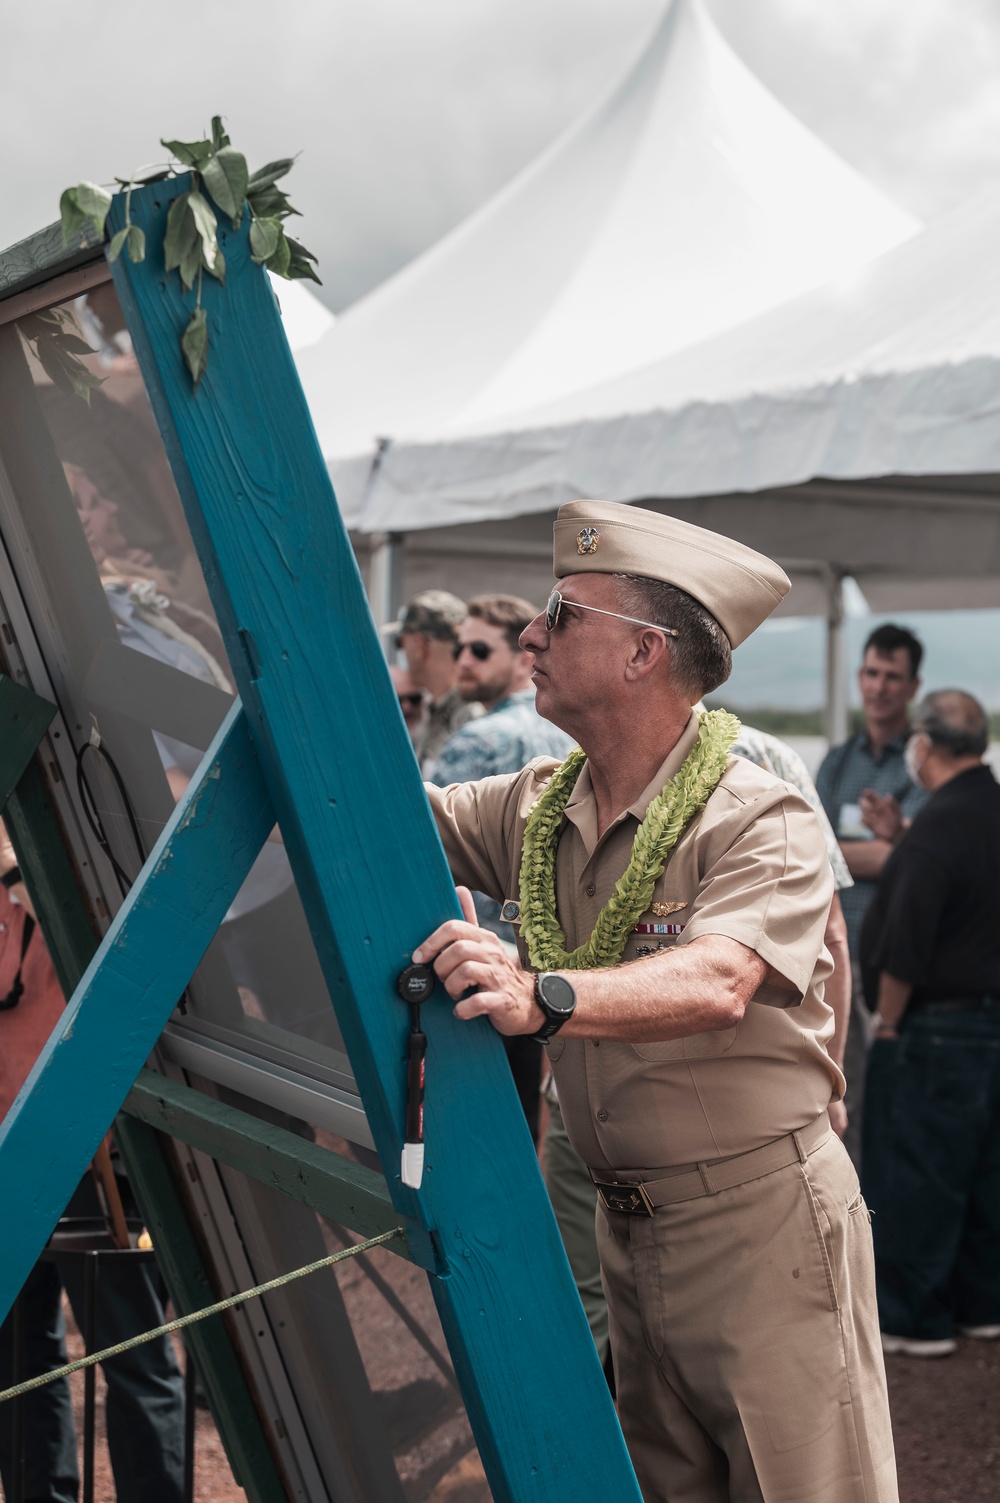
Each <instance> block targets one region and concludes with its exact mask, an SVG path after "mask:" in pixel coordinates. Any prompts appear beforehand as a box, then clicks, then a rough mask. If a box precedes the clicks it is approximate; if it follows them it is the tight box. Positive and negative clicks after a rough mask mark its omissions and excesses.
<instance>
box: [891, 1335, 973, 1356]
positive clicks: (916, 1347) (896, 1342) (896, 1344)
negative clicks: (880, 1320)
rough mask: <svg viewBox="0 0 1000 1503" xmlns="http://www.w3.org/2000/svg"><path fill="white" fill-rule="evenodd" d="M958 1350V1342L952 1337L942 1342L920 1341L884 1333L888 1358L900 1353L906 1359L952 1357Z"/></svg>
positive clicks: (912, 1337)
mask: <svg viewBox="0 0 1000 1503" xmlns="http://www.w3.org/2000/svg"><path fill="white" fill-rule="evenodd" d="M957 1348H958V1342H957V1341H953V1340H952V1338H951V1337H950V1336H947V1337H945V1338H944V1339H943V1340H941V1341H920V1340H918V1339H917V1337H915V1336H888V1335H886V1333H885V1331H883V1332H882V1350H883V1352H885V1353H886V1355H887V1356H894V1355H896V1354H897V1353H899V1354H900V1355H901V1356H904V1357H950V1356H951V1354H952V1352H954V1351H956V1350H957Z"/></svg>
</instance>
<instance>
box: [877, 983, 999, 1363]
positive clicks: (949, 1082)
mask: <svg viewBox="0 0 1000 1503" xmlns="http://www.w3.org/2000/svg"><path fill="white" fill-rule="evenodd" d="M862 1184H863V1187H864V1194H865V1199H866V1201H867V1202H868V1205H869V1207H870V1209H871V1212H872V1231H873V1234H874V1241H875V1268H876V1282H877V1289H878V1306H879V1321H880V1324H881V1327H882V1330H883V1331H886V1332H888V1333H890V1334H891V1335H894V1336H911V1337H916V1338H919V1339H927V1340H938V1339H941V1338H944V1337H949V1336H951V1335H952V1334H953V1332H954V1328H955V1325H956V1324H958V1325H970V1326H971V1325H994V1324H1000V1011H992V1012H980V1013H964V1012H949V1011H940V1012H938V1011H933V1010H924V1011H921V1012H918V1013H915V1014H914V1015H913V1016H912V1017H909V1018H907V1020H906V1021H905V1025H904V1028H903V1032H902V1036H901V1037H900V1039H899V1040H898V1041H893V1040H876V1042H875V1044H874V1045H873V1047H872V1052H871V1054H870V1056H869V1063H868V1078H867V1085H866V1090H865V1119H864V1134H863V1158H862Z"/></svg>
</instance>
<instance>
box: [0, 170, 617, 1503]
mask: <svg viewBox="0 0 1000 1503" xmlns="http://www.w3.org/2000/svg"><path fill="white" fill-rule="evenodd" d="M185 186H186V184H185V182H184V180H180V181H178V182H175V183H170V184H158V185H155V186H151V187H148V188H146V189H143V190H142V191H137V192H136V193H134V194H133V196H132V217H133V220H134V222H136V223H137V224H140V225H141V226H142V228H143V229H144V230H145V232H146V244H147V247H148V259H147V260H146V262H145V263H143V264H141V265H139V266H133V265H132V264H131V263H130V262H129V261H128V260H127V258H125V257H123V258H122V259H121V260H119V261H118V262H117V263H116V265H115V267H114V277H115V283H116V286H117V289H118V294H119V297H120V300H121V303H122V306H123V309H124V311H125V316H126V320H127V323H128V327H129V331H130V333H131V336H132V339H133V342H134V344H135V348H136V352H137V355H138V358H139V362H140V365H141V367H142V372H143V375H144V377H145V381H146V386H147V389H148V391H149V394H150V397H151V400H152V403H153V407H154V410H155V413H156V417H157V421H158V423H159V427H160V431H161V433H162V435H163V439H164V442H165V444H166V447H167V451H168V454H169V457H170V462H171V465H172V467H173V472H174V478H175V480H176V482H177V486H178V490H179V491H180V494H181V498H182V500H183V503H184V507H185V511H186V513H187V517H188V521H189V524H190V527H191V532H192V534H193V536H194V539H195V542H196V544H197V547H198V552H199V554H200V557H201V561H202V567H203V569H204V572H205V576H206V579H207V581H208V585H209V589H210V591H211V594H212V599H213V603H214V605H215V609H216V613H217V615H218V618H219V622H220V626H221V628H222V632H223V635H224V638H225V642H226V648H227V651H228V653H229V658H230V662H231V664H232V666H233V670H234V673H235V676H236V680H237V684H238V688H239V692H240V697H241V701H242V706H243V708H242V711H241V710H240V708H239V706H237V707H235V708H234V709H233V711H232V712H231V713H230V715H229V717H228V719H227V721H226V723H225V725H224V726H223V728H222V729H221V731H220V732H219V735H218V737H217V738H216V740H215V742H214V743H213V745H212V747H211V748H210V750H209V752H208V753H207V754H206V757H205V760H204V762H203V764H202V768H201V770H200V772H199V775H198V777H197V778H196V779H195V780H194V781H193V782H192V784H191V786H190V788H189V789H188V791H187V794H186V795H185V797H184V799H183V800H182V801H181V803H180V804H179V805H178V807H177V809H176V811H175V813H174V815H173V818H172V819H171V821H170V823H169V824H168V826H167V828H166V830H165V831H164V834H163V837H162V838H161V840H160V841H159V842H158V844H157V846H156V849H155V850H154V851H153V853H152V855H151V856H150V858H149V860H148V861H147V863H146V865H145V867H144V869H143V872H142V875H141V877H140V880H139V881H138V882H137V884H136V886H135V888H134V889H133V891H132V893H131V894H130V896H129V898H128V900H127V901H126V903H125V905H124V907H123V908H122V910H121V912H120V913H119V914H118V916H117V918H116V920H115V922H114V924H113V925H112V927H111V929H110V931H109V933H108V935H107V936H106V938H105V941H104V943H103V944H102V946H101V948H100V951H99V952H98V954H97V956H96V958H95V960H94V963H93V965H92V966H91V967H90V970H89V971H88V972H87V974H86V976H85V977H84V978H83V981H82V982H81V984H80V986H79V988H78V989H77V991H76V993H75V995H74V997H73V999H72V1001H71V1003H70V1005H69V1006H68V1008H67V1009H66V1012H65V1014H64V1017H63V1019H62V1020H61V1023H60V1024H59V1025H58V1026H57V1029H56V1031H55V1034H54V1035H53V1037H52V1039H51V1040H50V1042H49V1045H48V1046H47V1048H46V1050H45V1051H44V1053H43V1055H42V1056H41V1058H40V1059H39V1061H38V1064H37V1066H36V1068H35V1070H34V1071H33V1073H32V1076H31V1078H30V1079H29V1081H28V1082H27V1084H26V1086H25V1090H24V1092H23V1093H22V1095H21V1097H20V1098H19V1101H18V1103H17V1105H16V1106H15V1108H14V1109H13V1111H12V1113H11V1114H10V1116H9V1117H8V1119H7V1123H6V1126H5V1129H4V1130H3V1132H2V1136H0V1196H2V1200H0V1203H2V1204H3V1207H4V1223H5V1228H4V1244H5V1245H4V1247H3V1251H2V1254H0V1258H2V1261H0V1310H3V1309H6V1308H7V1306H9V1304H10V1302H11V1300H12V1299H13V1297H14V1294H15V1293H16V1291H17V1289H18V1288H19V1287H20V1284H21V1282H22V1281H23V1279H24V1277H25V1276H26V1274H27V1272H28V1270H29V1268H30V1267H31V1264H32V1262H33V1260H34V1258H35V1257H36V1256H37V1254H38V1252H39V1250H40V1248H41V1247H42V1245H43V1244H44V1242H45V1239H46V1237H47V1236H48V1234H49V1232H50V1231H51V1228H52V1226H53V1224H54V1223H55V1221H56V1219H57V1218H58V1216H59V1215H60V1213H61V1211H62V1209H63V1206H64V1205H65V1203H66V1200H67V1199H68V1197H69V1194H70V1192H71V1190H72V1189H73V1187H74V1186H75V1184H76V1182H77V1181H78V1179H79V1177H80V1175H81V1173H82V1172H83V1170H84V1169H85V1167H86V1165H87V1163H88V1161H89V1159H90V1157H91V1156H92V1154H93V1152H94V1149H95V1147H96V1145H97V1143H98V1142H99V1140H100V1138H101V1136H102V1135H103V1133H104V1132H105V1131H106V1129H107V1127H108V1126H109V1124H110V1123H111V1121H112V1120H113V1118H114V1116H115V1113H116V1112H117V1111H118V1109H119V1107H120V1106H121V1104H122V1101H123V1099H124V1097H125V1095H126V1093H127V1091H128V1089H129V1087H130V1086H131V1084H132V1081H133V1080H134V1079H135V1076H136V1075H137V1073H138V1071H139V1069H140V1068H141V1066H142V1065H143V1063H144V1062H145V1060H146V1058H147V1056H148V1054H149V1052H150V1050H151V1048H152V1047H153V1045H154V1043H155V1040H156V1038H157V1036H158V1034H159V1032H160V1031H161V1029H162V1027H163V1025H164V1023H165V1022H166V1020H167V1018H168V1016H169V1014H170V1012H171V1010H172V1009H173V1007H174V1004H175V1002H176V999H177V997H178V995H179V994H180V992H181V990H182V989H183V987H184V985H185V984H186V982H187V981H188V980H189V978H190V975H191V974H192V972H193V970H194V969H195V966H196V965H197V963H198V961H199V959H200V957H201V955H202V954H203V953H204V951H205V949H206V948H207V946H208V944H209V942H210V940H211V938H212V936H213V934H214V933H215V930H216V929H217V927H218V925H219V923H220V922H221V919H222V917H223V914H224V913H225V911H226V908H227V907H228V905H229V903H230V901H231V899H232V897H233V896H234V895H235V892H236V890H237V888H238V887H239V885H240V883H241V882H242V880H243V878H244V876H245V874H246V872H247V871H248V869H249V867H250V864H251V863H252V861H253V859H254V857H255V856H256V854H257V852H258V850H259V848H260V846H261V844H262V843H263V841H264V839H265V837H266V834H267V832H268V829H269V828H270V825H271V823H272V820H273V818H274V816H275V814H276V816H277V819H278V821H279V823H280V827H281V831H282V834H283V837H284V840H285V843H286V845H287V848H288V852H289V857H290V859H291V863H292V867H293V870H294V872H295V877H296V881H297V883H298V888H299V892H300V894H301V895H302V899H303V903H304V905H305V908H306V913H307V915H308V918H309V922H310V927H311V929H312V933H313V937H314V940H315V943H316V949H317V952H318V954H319V958H320V961H321V964H322V967H323V971H324V975H325V977H326V981H327V985H328V988H329V990H330V994H331V996H332V997H333V999H334V1003H335V1006H336V1010H337V1016H338V1020H339V1023H340V1027H341V1031H342V1033H343V1036H344V1039H345V1042H346V1047H347V1050H348V1053H349V1055H350V1059H351V1064H352V1067H353V1069H354V1072H355V1076H356V1079H357V1082H358V1087H359V1089H360V1092H361V1096H362V1099H363V1101H364V1105H365V1110H366V1112H367V1115H368V1120H369V1123H370V1125H371V1130H372V1133H373V1135H374V1140H375V1143H376V1145H377V1148H378V1151H379V1154H380V1156H381V1160H382V1163H383V1165H384V1166H386V1167H387V1170H388V1182H389V1189H390V1192H391V1194H392V1197H393V1201H394V1204H395V1206H396V1207H397V1209H398V1210H399V1211H400V1212H401V1213H404V1214H406V1215H407V1216H409V1217H412V1218H414V1220H415V1221H416V1222H417V1223H418V1224H419V1225H420V1226H422V1227H423V1228H425V1229H426V1232H427V1233H428V1234H429V1235H430V1239H431V1245H432V1246H433V1249H434V1250H435V1253H436V1259H437V1265H436V1269H435V1271H434V1272H433V1273H432V1275H431V1284H432V1288H433V1291H434V1296H435V1299H436V1301H437V1306H438V1310H439V1312H440V1315H441V1320H442V1324H443V1326H444V1330H445V1334H446V1336H447V1339H448V1343H449V1347H450V1349H451V1354H452V1358H453V1360H454V1364H455V1369H456V1372H457V1374H458V1377H459V1380H460V1383H461V1387H462V1393H463V1396H464V1398H465V1402H466V1406H467V1409H468V1413H469V1418H470V1421H471V1423H472V1428H473V1431H474V1433H475V1436H476V1440H477V1443H478V1445H479V1449H480V1453H481V1456H482V1459H483V1463H484V1465H485V1468H486V1472H487V1476H488V1478H489V1481H490V1485H491V1488H492V1491H493V1496H494V1498H495V1499H496V1500H498V1503H501V1500H502V1503H507V1500H510V1503H513V1500H518V1503H526V1500H529V1499H530V1500H538V1503H542V1500H544V1503H563V1500H565V1503H569V1500H576V1503H584V1500H587V1503H590V1500H592V1499H594V1498H614V1499H615V1500H616V1503H619V1500H625V1503H627V1500H633V1503H638V1500H639V1492H638V1488H637V1485H636V1482H635V1477H634V1473H633V1472H632V1468H631V1465H630V1463H629V1460H628V1456H627V1453H626V1451H625V1447H624V1443H623V1441H622V1436H621V1431H620V1429H619V1427H618V1423H617V1420H616V1418H615V1415H614V1411H613V1408H612V1405H611V1403H610V1400H609V1397H608V1392H607V1387H606V1384H605V1381H604V1377H603V1374H602V1372H601V1369H600V1365H599V1363H598V1360H597V1356H596V1353H595V1351H594V1347H593V1344H592V1341H591V1338H590V1334H589V1331H588V1329H587V1324H586V1321H585V1319H584V1316H583V1312H582V1309H581V1307H580V1304H579V1301H578V1299H577V1297H576V1293H575V1290H574V1288H573V1284H572V1281H571V1277H570V1273H569V1268H568V1265H567V1262H566V1258H565V1255H564V1253H563V1249H562V1245H561V1242H560V1239H559V1234H558V1230H557V1228H556V1225H555V1221H554V1219H553V1216H552V1212H551V1208H550V1206H549V1203H548V1199H547V1196H546V1193H545V1189H544V1186H543V1184H542V1181H541V1177H540V1175H539V1172H538V1165H537V1161H536V1159H535V1155H534V1151H533V1147H532V1144H531V1140H530V1137H529V1135H528V1132H527V1128H526V1126H525V1123H524V1120H523V1116H522V1114H521V1111H520V1108H519V1105H518V1101H517V1097H516V1094H515V1091H514V1088H513V1084H512V1081H511V1078H510V1072H509V1070H508V1067H507V1063H506V1059H505V1055H504V1052H503V1048H502V1046H501V1043H500V1040H499V1038H498V1036H497V1035H496V1033H495V1032H494V1031H493V1030H492V1028H491V1027H490V1025H489V1023H488V1022H486V1021H485V1020H484V1019H478V1020H476V1021H475V1022H473V1023H458V1022H457V1021H456V1020H455V1019H454V1017H453V1016H452V1012H451V1006H450V1003H449V1002H448V999H447V998H446V997H444V995H443V993H442V992H441V991H440V990H439V991H438V992H437V993H436V994H435V997H434V998H432V1000H431V1002H430V1003H429V1004H428V1005H426V1006H425V1007H424V1009H423V1021H424V1028H425V1030H426V1032H427V1035H428V1038H429V1053H428V1058H429V1060H430V1061H431V1062H432V1070H431V1073H430V1085H429V1090H428V1095H427V1102H426V1113H425V1124H426V1125H425V1139H426V1152H427V1161H426V1169H425V1173H424V1180H423V1185H422V1187H421V1189H420V1190H418V1191H413V1190H410V1189H407V1188H405V1187H404V1186H403V1185H402V1184H401V1182H400V1180H399V1175H398V1168H397V1167H396V1166H398V1165H399V1162H400V1150H401V1146H402V1137H403V1131H404V1121H405V1117H404V1069H403V1064H402V1062H403V1058H404V1038H405V1033H406V1029H407V1027H408V1016H407V1010H406V1009H405V1008H403V1007H402V1006H401V1005H400V1003H399V1002H398V1000H397V999H396V996H395V991H394V981H395V978H396V975H397V974H398V972H399V971H400V970H401V968H402V967H403V966H404V965H405V964H406V963H407V961H408V959H409V956H410V953H411V951H412V950H413V948H414V947H415V946H416V945H417V944H418V943H419V941H420V940H421V939H423V938H424V937H425V936H426V935H427V934H429V933H430V932H431V930H432V929H434V928H435V927H436V926H437V925H438V924H439V923H441V922H442V921H443V920H444V919H445V918H448V917H451V916H458V906H457V902H456V898H455V892H454V888H453V886H452V883H451V879H450V876H449V873H448V869H447V866H446V863H445V860H444V854H443V852H442V849H441V845H440V842H439V841H438V838H437V835H436V832H435V830H434V827H433V823H432V821H431V818H430V813H429V810H428V806H427V801H426V799H425V797H424V793H423V790H422V787H421V784H420V778H419V773H418V770H417V766H416V762H415V760H414V757H413V753H412V750H411V748H410V743H409V740H408V737H407V735H406V731H405V728H404V725H403V721H402V718H401V715H400V711H399V706H398V702H397V699H396V696H395V693H394V692H393V689H392V686H391V683H390V680H389V675H388V672H387V668H386V664H385V660H384V657H383V655H382V653H381V651H380V650H379V644H378V640H377V637H376V634H375V631H374V628H373V625H372V621H371V617H370V614H369V612H368V607H367V604H366V601H365V597H364V592H363V589H362V584H361V579H360V576H359V574H358V570H357V566H356V563H355V560H354V556H353V553H352V551H351V547H350V543H349V540H348V537H347V534H346V531H345V529H344V526H343V523H342V521H341V519H340V515H339V513H338V511H337V507H336V503H335V500H334V496H333V492H332V489H331V486H330V481H329V478H328V475H327V471H326V467H325V464H324V461H323V457H322V454H321V452H320V449H319V446H318V444H317V442H316V437H315V434H314V432H313V429H312V425H311V423H310V420H309V414H308V410H307V408H306V405H305V401H304V398H303V395H302V391H301V388H300V386H299V382H298V378H297V375H296V372H295V367H294V364H293V362H292V358H291V355H290V352H289V349H288V345H287V342H286V340H285V336H284V333H283V330H282V326H281V320H280V316H279V313H278V310H277V308H276V307H275V302H274V297H273V294H272V292H271V289H270V286H269V284H268V281H267V279H266V277H265V275H264V273H263V271H262V270H261V269H260V268H258V267H256V266H254V265H253V263H252V261H251V258H250V251H249V236H248V229H247V226H246V224H244V225H243V226H242V227H241V228H240V229H239V230H238V231H236V232H231V231H229V230H223V231H222V233H221V237H220V238H221V240H222V245H223V250H224V253H225V257H226V262H227V267H228V271H227V279H226V285H225V287H224V288H223V287H220V286H219V285H218V284H216V283H215V282H214V281H212V280H211V279H209V278H206V279H205V286H204V288H203V290H202V299H203V302H204V305H205V307H206V309H207V311H208V317H209V328H210V341H211V342H210V356H209V363H208V371H207V374H206V375H205V377H204V379H203V381H202V384H201V387H200V389H199V390H198V392H197V393H194V392H193V391H192V387H191V380H190V377H189V375H188V373H187V371H186V369H185V368H184V366H183V363H182V359H181V354H180V350H179V336H180V332H181V330H182V329H183V327H184V326H185V324H186V323H187V321H188V319H189V318H190V316H191V311H192V305H193V296H188V297H186V298H185V297H183V296H182V295H181V293H180V290H179V288H178V287H177V285H176V282H175V279H174V278H173V277H168V276H167V275H166V273H165V271H164V266H163V258H162V251H161V249H160V247H161V246H162V240H163V231H164V224H165V219H166V214H167V210H168V208H169V205H170V202H171V201H172V199H173V198H174V197H175V196H176V194H177V193H179V192H181V191H183V189H184V187H185ZM122 219H123V201H122V199H121V198H120V197H119V198H117V199H116V200H115V204H114V208H113V210H112V215H111V220H110V228H111V231H112V232H113V231H114V230H115V229H118V228H120V227H121V221H122Z"/></svg>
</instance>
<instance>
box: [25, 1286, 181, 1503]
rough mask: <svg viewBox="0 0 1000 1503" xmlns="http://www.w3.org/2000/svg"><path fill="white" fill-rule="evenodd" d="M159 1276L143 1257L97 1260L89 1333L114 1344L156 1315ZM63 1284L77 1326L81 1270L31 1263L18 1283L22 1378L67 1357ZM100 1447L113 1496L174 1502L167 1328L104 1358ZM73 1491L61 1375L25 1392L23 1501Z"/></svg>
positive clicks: (175, 1408) (132, 1501) (176, 1412)
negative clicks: (103, 1439)
mask: <svg viewBox="0 0 1000 1503" xmlns="http://www.w3.org/2000/svg"><path fill="white" fill-rule="evenodd" d="M156 1281H158V1275H157V1273H156V1270H155V1268H151V1267H150V1265H149V1264H147V1263H144V1262H140V1261H138V1260H137V1261H135V1262H125V1261H124V1260H119V1259H116V1260H115V1261H114V1263H109V1264H105V1266H104V1268H103V1269H102V1270H101V1275H100V1278H99V1282H98V1288H97V1304H96V1322H95V1338H96V1342H97V1346H98V1348H99V1349H100V1348H102V1347H106V1346H113V1345H114V1344H115V1343H116V1342H119V1341H124V1340H126V1339H127V1338H128V1337H130V1336H137V1335H138V1334H139V1333H140V1332H142V1331H148V1330H152V1328H153V1327H154V1326H158V1325H161V1324H162V1323H163V1305H162V1303H161V1301H160V1297H159V1294H158V1291H157V1288H156ZM63 1282H65V1286H66V1292H67V1294H68V1296H69V1301H70V1304H71V1305H72V1307H73V1315H74V1317H75V1319H76V1321H77V1323H78V1325H79V1326H80V1327H81V1329H82V1327H83V1303H84V1292H83V1268H82V1265H81V1264H79V1263H76V1262H74V1263H72V1264H70V1263H69V1262H63V1263H62V1265H61V1267H60V1270H59V1271H57V1269H56V1268H55V1267H53V1266H52V1265H51V1264H48V1263H45V1262H40V1263H37V1264H36V1265H35V1267H34V1268H33V1269H32V1271H31V1273H30V1274H29V1276H28V1280H27V1282H26V1284H25V1307H24V1315H25V1338H26V1339H25V1357H26V1363H25V1366H26V1376H29V1377H34V1376H35V1375H36V1374H37V1373H42V1372H51V1371H52V1370H53V1368H56V1367H59V1366H60V1365H61V1364H62V1363H63V1362H65V1360H66V1356H65V1345H64V1334H65V1333H64V1329H63V1321H62V1313H61V1310H60V1295H61V1291H62V1285H63ZM12 1338H13V1318H12V1317H11V1316H8V1318H7V1320H6V1321H4V1323H3V1325H2V1326H0V1386H2V1387H4V1388H6V1387H8V1386H9V1385H10V1383H11V1382H12V1381H13V1380H12V1377H11V1372H12V1362H13V1351H12ZM102 1371H103V1373H104V1376H105V1379H106V1380H107V1385H108V1392H107V1404H106V1420H107V1431H108V1451H109V1453H110V1456H111V1467H112V1471H113V1472H114V1478H115V1492H116V1494H117V1498H118V1503H180V1500H181V1498H182V1497H183V1491H184V1381H183V1377H182V1375H181V1371H180V1367H179V1366H178V1363H177V1359H176V1357H175V1356H174V1350H173V1347H172V1345H171V1342H170V1338H169V1337H167V1336H161V1337H160V1338H159V1339H158V1340H156V1341H151V1342H147V1343H146V1344H145V1345H144V1346H139V1347H135V1348H133V1350H132V1351H130V1352H124V1353H122V1354H121V1355H120V1356H118V1357H112V1358H111V1359H110V1360H109V1361H108V1362H107V1363H106V1364H104V1366H103V1368H102ZM11 1462H12V1456H11V1411H10V1405H9V1404H7V1405H4V1406H3V1409H0V1477H2V1479H3V1485H4V1492H5V1493H6V1494H7V1495H8V1496H9V1494H10V1486H11V1481H12V1471H11ZM78 1490H79V1476H78V1472H77V1462H76V1430H75V1426H74V1423H73V1412H72V1408H71V1405H70V1399H69V1388H68V1384H67V1382H66V1380H65V1379H63V1380H62V1381H61V1382H57V1383H50V1384H47V1385H46V1386H45V1387H44V1388H39V1389H36V1390H35V1392H34V1393H32V1394H29V1395H28V1396H27V1398H26V1400H25V1500H26V1503H75V1500H76V1498H77V1494H78Z"/></svg>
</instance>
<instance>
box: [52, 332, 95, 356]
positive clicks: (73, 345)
mask: <svg viewBox="0 0 1000 1503" xmlns="http://www.w3.org/2000/svg"><path fill="white" fill-rule="evenodd" d="M49 337H50V338H51V340H52V342H53V344H54V345H55V346H56V348H57V349H59V350H65V352H66V354H67V355H92V354H93V353H94V350H93V346H92V345H89V344H88V343H87V341H86V340H85V339H81V338H80V336H79V334H65V333H63V332H62V331H60V332H59V333H58V334H52V335H50V336H49Z"/></svg>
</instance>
